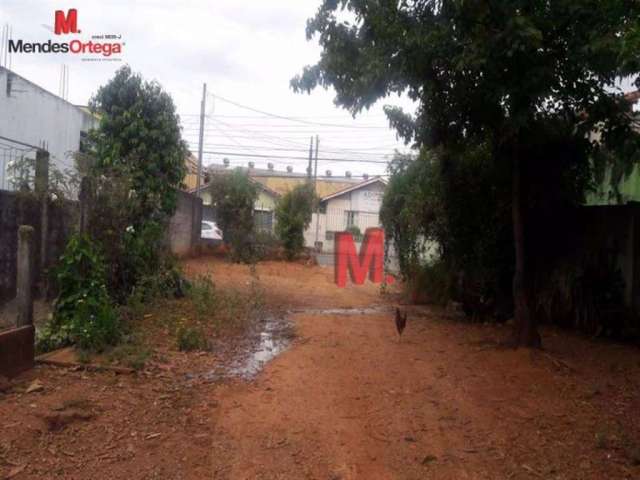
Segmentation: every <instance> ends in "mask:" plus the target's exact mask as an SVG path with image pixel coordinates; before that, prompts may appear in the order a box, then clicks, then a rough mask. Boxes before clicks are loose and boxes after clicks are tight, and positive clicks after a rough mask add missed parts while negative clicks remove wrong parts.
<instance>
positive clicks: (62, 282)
mask: <svg viewBox="0 0 640 480" xmlns="http://www.w3.org/2000/svg"><path fill="white" fill-rule="evenodd" d="M55 279H56V282H57V285H58V289H59V292H60V294H59V296H58V299H57V300H56V303H55V308H54V312H53V319H52V320H51V322H49V324H47V325H46V326H45V328H44V329H43V330H42V331H41V332H40V334H39V337H38V349H39V350H42V351H44V350H50V349H52V348H57V347H60V346H64V345H69V344H72V343H73V344H76V345H77V346H78V347H79V348H80V349H83V350H89V351H94V352H100V351H103V350H104V349H105V348H106V347H107V346H108V345H115V344H116V343H117V341H118V339H119V335H120V329H119V319H118V315H117V313H116V310H115V308H114V307H113V304H112V302H111V299H110V298H109V294H108V292H107V287H106V283H105V265H104V260H103V257H102V255H101V254H100V252H99V251H98V249H97V247H96V246H95V244H94V243H93V242H92V241H91V240H90V239H89V238H88V237H87V236H85V235H74V236H73V237H71V239H70V240H69V243H68V244H67V247H66V249H65V252H64V254H63V255H62V257H61V259H60V263H59V265H58V267H57V269H56V271H55Z"/></svg>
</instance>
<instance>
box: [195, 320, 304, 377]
mask: <svg viewBox="0 0 640 480" xmlns="http://www.w3.org/2000/svg"><path fill="white" fill-rule="evenodd" d="M294 337H295V333H294V329H293V324H292V323H291V322H290V321H289V320H288V319H287V317H286V316H285V315H278V314H269V315H266V316H265V317H263V318H262V319H261V320H259V321H257V322H255V324H254V325H252V327H251V328H250V329H249V330H248V331H247V332H246V333H245V335H243V337H242V338H239V339H237V340H236V341H231V342H230V341H229V340H216V341H214V342H213V345H212V350H213V351H214V352H215V353H216V355H217V356H218V357H221V358H224V361H221V362H219V363H218V364H216V365H215V366H214V368H213V369H212V370H210V371H208V372H204V373H202V374H200V375H198V376H199V377H200V378H202V379H204V380H208V381H218V380H226V379H240V380H246V381H248V380H252V379H253V378H255V377H256V375H258V373H260V371H261V370H262V369H263V368H264V366H265V365H266V364H267V363H268V362H270V361H271V360H273V359H274V358H275V357H277V356H278V355H279V354H281V353H282V352H284V351H285V350H287V348H289V346H290V345H291V342H292V341H293V339H294Z"/></svg>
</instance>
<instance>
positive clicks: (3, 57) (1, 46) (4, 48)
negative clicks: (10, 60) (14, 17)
mask: <svg viewBox="0 0 640 480" xmlns="http://www.w3.org/2000/svg"><path fill="white" fill-rule="evenodd" d="M8 50H9V24H8V23H5V24H4V25H3V26H2V36H0V67H5V68H6V67H7V66H8V65H7V55H8Z"/></svg>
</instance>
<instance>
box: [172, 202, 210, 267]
mask: <svg viewBox="0 0 640 480" xmlns="http://www.w3.org/2000/svg"><path fill="white" fill-rule="evenodd" d="M201 228H202V199H201V198H198V197H196V196H195V195H192V194H190V193H187V192H182V191H179V192H178V205H177V208H176V212H175V213H174V214H173V217H172V218H171V221H170V223H169V232H168V236H169V245H170V247H171V251H172V252H173V253H174V254H175V255H178V256H187V255H190V254H191V253H193V252H194V249H195V248H196V247H197V246H198V244H199V243H200V230H201Z"/></svg>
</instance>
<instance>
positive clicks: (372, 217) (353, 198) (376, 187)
mask: <svg viewBox="0 0 640 480" xmlns="http://www.w3.org/2000/svg"><path fill="white" fill-rule="evenodd" d="M386 185H387V184H386V182H385V181H384V180H383V179H382V178H380V177H374V178H371V179H369V180H365V181H362V182H359V183H356V184H353V185H350V186H348V187H346V188H343V189H342V190H338V191H337V192H334V193H332V194H329V195H326V196H324V197H322V198H321V200H320V211H319V213H318V214H315V213H314V214H313V218H312V220H311V224H310V225H309V228H308V229H307V230H306V232H305V234H304V237H305V244H306V246H307V247H314V246H315V247H316V248H318V249H320V250H322V251H323V252H333V245H334V238H335V233H336V232H344V231H351V232H352V233H353V234H354V235H353V236H354V240H355V241H356V242H357V243H359V242H361V241H362V238H363V235H364V233H365V232H366V230H367V229H368V228H373V227H380V226H381V223H380V208H381V206H382V197H383V195H384V190H385V188H386Z"/></svg>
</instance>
